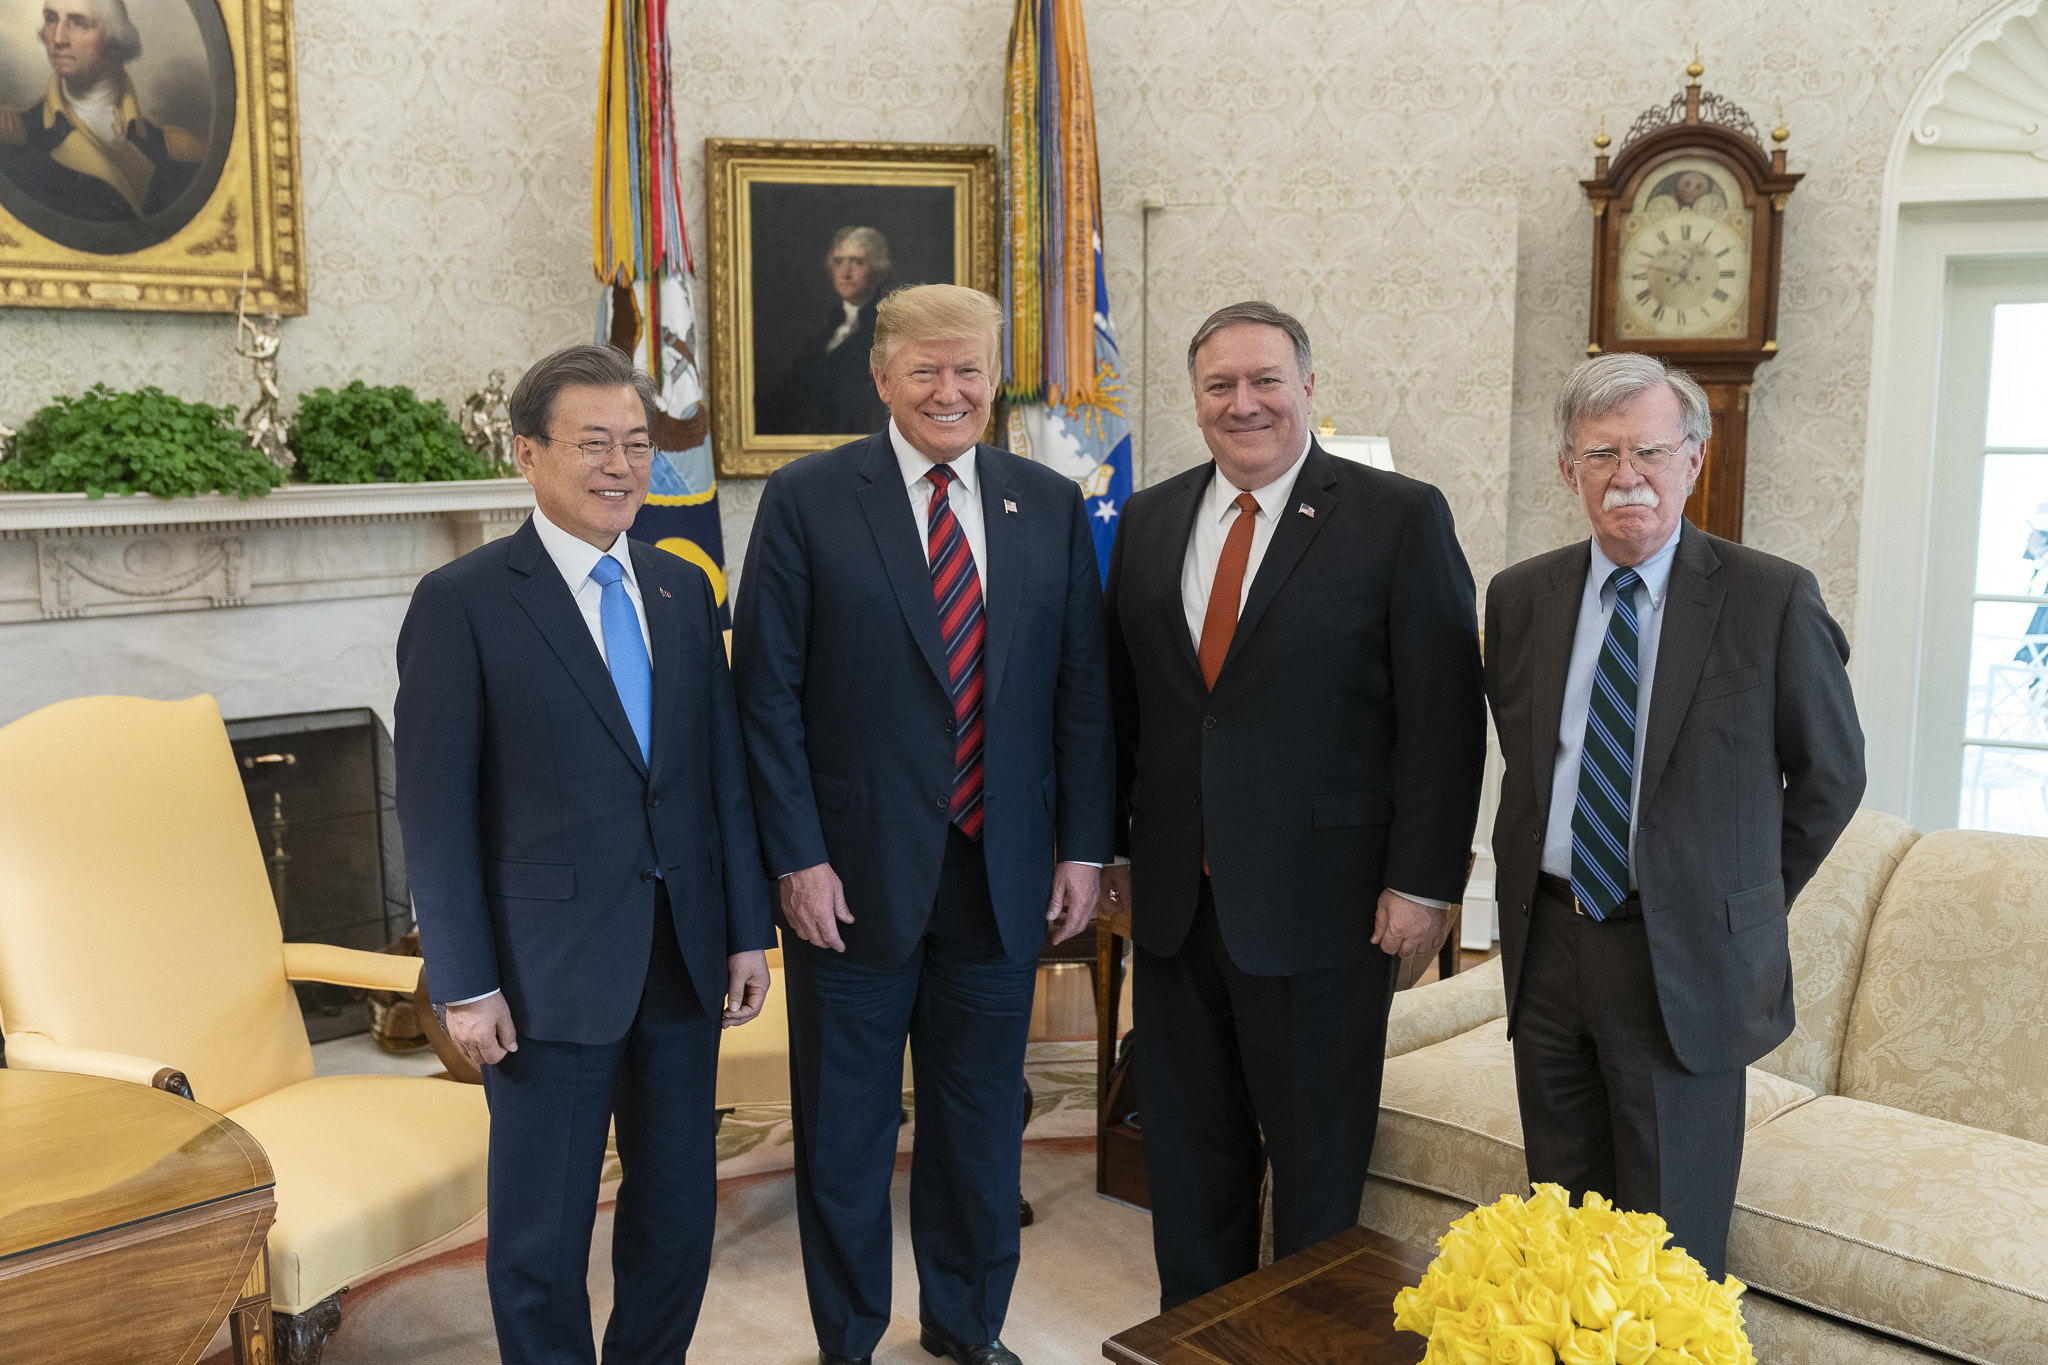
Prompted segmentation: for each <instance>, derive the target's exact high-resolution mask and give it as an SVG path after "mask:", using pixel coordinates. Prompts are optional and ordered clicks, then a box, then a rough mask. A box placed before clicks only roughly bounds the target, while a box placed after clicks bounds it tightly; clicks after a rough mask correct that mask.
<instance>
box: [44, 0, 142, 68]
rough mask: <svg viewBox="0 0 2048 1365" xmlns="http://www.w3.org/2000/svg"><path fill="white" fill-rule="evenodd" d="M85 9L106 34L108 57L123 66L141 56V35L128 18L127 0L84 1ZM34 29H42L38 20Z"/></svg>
mask: <svg viewBox="0 0 2048 1365" xmlns="http://www.w3.org/2000/svg"><path fill="white" fill-rule="evenodd" d="M85 8H86V9H88V10H90V11H92V17H93V18H94V19H96V20H98V21H99V25H100V27H101V28H103V29H105V30H106V32H107V38H106V50H107V55H108V56H109V57H111V58H113V59H114V60H115V61H116V62H119V63H122V64H124V65H125V64H126V63H128V62H132V61H134V60H135V59H136V58H137V57H140V56H141V55H142V35H141V34H140V33H137V32H136V31H135V25H134V23H133V22H132V21H131V20H130V19H129V18H128V4H127V0H85ZM36 28H37V29H41V28H42V22H41V21H40V20H38V21H37V23H36Z"/></svg>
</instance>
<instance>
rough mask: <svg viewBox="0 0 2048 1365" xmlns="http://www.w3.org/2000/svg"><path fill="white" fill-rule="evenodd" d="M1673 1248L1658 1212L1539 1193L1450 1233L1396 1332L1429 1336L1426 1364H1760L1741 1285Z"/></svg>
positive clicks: (1399, 1309)
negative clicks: (1745, 1326) (1710, 1274)
mask: <svg viewBox="0 0 2048 1365" xmlns="http://www.w3.org/2000/svg"><path fill="white" fill-rule="evenodd" d="M1670 1240H1671V1232H1670V1230H1669V1229H1668V1228H1666V1227H1665V1226H1664V1220H1663V1219H1662V1218H1660V1217H1658V1216H1657V1215H1656V1214H1654V1213H1624V1212H1622V1211H1621V1210H1619V1209H1616V1208H1615V1207H1614V1206H1613V1205H1612V1204H1610V1203H1608V1202H1607V1201H1606V1200H1605V1199H1603V1198H1601V1197H1600V1196H1599V1195H1597V1194H1591V1193H1589V1194H1587V1196H1586V1199H1585V1204H1584V1206H1583V1207H1581V1208H1576V1209H1575V1208H1573V1207H1572V1204H1571V1197H1570V1196H1569V1195H1567V1194H1566V1193H1565V1192H1564V1190H1563V1189H1562V1188H1560V1187H1559V1186H1556V1185H1538V1186H1537V1187H1536V1189H1535V1191H1534V1192H1533V1194H1532V1195H1531V1196H1530V1198H1528V1199H1527V1200H1523V1199H1519V1198H1517V1197H1516V1196H1514V1195H1506V1196H1504V1197H1503V1198H1502V1199H1501V1200H1500V1202H1498V1203H1495V1204H1489V1205H1487V1206H1486V1207H1484V1208H1478V1209H1474V1210H1472V1212H1470V1213H1468V1214H1466V1215H1465V1216H1464V1217H1463V1218H1460V1219H1459V1220H1458V1221H1457V1222H1455V1223H1453V1224H1451V1230H1450V1231H1449V1232H1447V1233H1445V1234H1444V1235H1443V1237H1442V1238H1441V1239H1440V1240H1439V1241H1438V1242H1437V1248H1438V1255H1437V1258H1436V1259H1435V1260H1434V1261H1432V1262H1430V1266H1429V1272H1428V1273H1427V1274H1425V1275H1424V1276H1423V1277H1422V1283H1421V1284H1419V1285H1417V1286H1415V1288H1413V1289H1404V1290H1402V1291H1401V1292H1400V1293H1399V1294H1397V1295H1395V1296H1394V1326H1395V1327H1396V1328H1397V1329H1399V1330H1400V1331H1404V1332H1419V1333H1421V1334H1422V1335H1423V1336H1426V1337H1428V1338H1429V1350H1428V1352H1427V1354H1425V1355H1424V1356H1423V1358H1422V1359H1423V1365H1560V1363H1561V1365H1689V1363H1697V1365H1755V1362H1756V1355H1755V1353H1754V1352H1753V1351H1751V1350H1750V1348H1749V1337H1748V1335H1747V1334H1746V1333H1745V1332H1744V1331H1743V1330H1742V1309H1741V1306H1740V1303H1739V1300H1740V1299H1741V1297H1742V1292H1743V1288H1744V1286H1743V1284H1742V1282H1741V1281H1739V1280H1737V1279H1735V1278H1734V1277H1733V1276H1730V1277H1729V1278H1728V1279H1726V1280H1724V1281H1723V1282H1721V1283H1720V1284H1716V1283H1714V1282H1713V1281H1712V1280H1710V1279H1708V1278H1707V1273H1706V1271H1705V1270H1703V1269H1702V1268H1701V1267H1700V1263H1699V1262H1698V1261H1695V1260H1694V1259H1693V1258H1692V1257H1690V1256H1688V1255H1687V1254H1686V1253H1685V1252H1683V1251H1680V1250H1677V1249H1676V1248H1672V1249H1668V1250H1667V1249H1666V1248H1665V1246H1664V1244H1665V1243H1666V1242H1668V1241H1670Z"/></svg>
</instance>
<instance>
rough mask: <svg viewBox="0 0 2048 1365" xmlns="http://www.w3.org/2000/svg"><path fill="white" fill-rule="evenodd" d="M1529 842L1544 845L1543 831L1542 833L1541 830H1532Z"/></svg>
mask: <svg viewBox="0 0 2048 1365" xmlns="http://www.w3.org/2000/svg"><path fill="white" fill-rule="evenodd" d="M1529 842H1530V843H1532V844H1540V843H1542V842H1543V831H1542V830H1540V829H1535V830H1530V831H1529Z"/></svg>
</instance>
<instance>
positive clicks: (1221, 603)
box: [1196, 476, 1259, 692]
mask: <svg viewBox="0 0 2048 1365" xmlns="http://www.w3.org/2000/svg"><path fill="white" fill-rule="evenodd" d="M1219 477H1220V476H1219ZM1236 502H1237V520H1236V521H1233V522H1231V523H1230V533H1229V534H1228V535H1226V536H1224V537H1223V554H1222V556H1221V557H1220V558H1218V559H1217V561H1216V582H1215V583H1214V584H1213V585H1211V587H1210V588H1209V610H1208V611H1207V612H1205V613H1204V614H1203V616H1202V645H1201V648H1200V649H1199V650H1197V651H1196V653H1197V655H1198V656H1199V657H1200V659H1201V662H1202V684H1203V686H1205V687H1207V688H1208V689H1209V690H1210V691H1212V692H1213V691H1215V690H1216V675H1217V674H1219V673H1221V672H1222V671H1223V657H1224V656H1225V655H1226V654H1228V653H1230V637H1231V636H1233V635H1235V634H1236V633H1237V601H1238V598H1239V597H1241V596H1242V595H1243V593H1244V571H1245V566H1246V565H1247V564H1249V563H1250V562H1251V557H1252V518H1254V517H1256V516H1257V515H1258V513H1259V500H1258V499H1257V498H1255V497H1253V496H1252V495H1251V494H1249V493H1239V494H1238V495H1237V498H1236Z"/></svg>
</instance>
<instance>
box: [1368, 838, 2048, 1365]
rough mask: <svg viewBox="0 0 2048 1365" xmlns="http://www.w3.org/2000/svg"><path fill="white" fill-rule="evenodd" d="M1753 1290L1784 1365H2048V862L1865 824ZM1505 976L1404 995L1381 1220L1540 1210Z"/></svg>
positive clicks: (1740, 1201)
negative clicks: (1518, 1197) (1528, 1162)
mask: <svg viewBox="0 0 2048 1365" xmlns="http://www.w3.org/2000/svg"><path fill="white" fill-rule="evenodd" d="M1791 934H1792V963H1793V972H1794V989H1795V991H1796V995H1797V1000H1798V1011H1799V1023H1798V1027H1797V1029H1796V1030H1795V1031H1794V1033H1793V1034H1792V1036H1791V1037H1790V1038H1788V1039H1787V1040H1786V1041H1785V1043H1784V1044H1783V1045H1782V1046H1780V1047H1779V1048H1778V1049H1777V1050H1776V1051H1775V1052H1773V1053H1771V1054H1770V1055H1769V1056H1768V1057H1765V1058H1763V1059H1762V1060H1761V1061H1760V1062H1759V1063H1758V1064H1757V1065H1755V1066H1753V1067H1751V1068H1750V1069H1749V1116H1748V1136H1747V1138H1746V1139H1745V1145H1744V1153H1743V1162H1742V1181H1741V1186H1740V1189H1739V1192H1738V1194H1737V1197H1736V1205H1735V1217H1734V1222H1733V1224H1732V1226H1731V1228H1730V1231H1729V1245H1728V1268H1729V1271H1730V1273H1731V1274H1734V1275H1735V1276H1737V1277H1738V1278H1740V1279H1742V1280H1743V1281H1745V1282H1746V1283H1748V1284H1749V1285H1750V1286H1751V1288H1752V1293H1751V1294H1750V1296H1749V1297H1748V1298H1747V1299H1746V1300H1745V1304H1746V1305H1747V1311H1748V1315H1749V1320H1750V1332H1751V1339H1752V1341H1753V1343H1754V1344H1755V1346H1756V1350H1757V1355H1758V1358H1759V1359H1760V1360H1762V1361H1765V1362H1767V1363H1768V1365H1781V1363H1782V1365H1851V1363H1852V1362H1854V1363H1855V1365H1865V1363H1866V1362H1878V1363H1879V1365H1886V1363H1888V1362H1906V1361H1939V1360H1947V1359H1961V1360H1969V1361H1985V1362H1997V1363H1998V1365H2048V839H2030V838H2023V837H2020V836H2016V835H2002V834H1982V833H1973V832H1968V831H1958V830H1950V831H1947V832H1944V833H1939V834H1930V835H1927V836H1925V837H1922V836H1921V835H1920V833H1919V832H1918V831H1916V830H1914V829H1913V828H1912V827H1911V826H1909V825H1907V824H1905V823H1904V822H1902V821H1899V820H1896V819H1893V818H1892V817H1890V816H1888V815H1881V814H1878V813H1876V812H1874V811H1863V812H1860V813H1859V814H1858V815H1857V817H1856V819H1855V821H1854V822H1853V823H1852V824H1851V825H1850V826H1849V829H1848V831H1847V832H1846V833H1844V834H1843V836H1842V838H1841V840H1840V842H1839V843H1838V844H1837V845H1836V846H1835V850H1834V852H1833V853H1832V854H1830V855H1829V856H1828V859H1827V861H1826V863H1824V864H1823V865H1822V867H1821V870H1820V872H1819V873H1818V874H1817V875H1816V876H1815V877H1814V879H1813V883H1812V885H1810V886H1808V887H1807V888H1806V891H1805V893H1804V894H1803V895H1801V896H1800V898H1799V901H1798V903H1797V904H1796V905H1794V906H1793V908H1792V916H1791ZM1504 1014H1505V1001H1504V998H1503V996H1502V992H1501V974H1500V962H1499V960H1498V959H1495V960H1494V961H1492V962H1489V963H1487V964H1486V965H1485V966H1484V967H1481V968H1479V969H1476V970H1473V971H1469V972H1465V973H1463V974H1461V975H1459V976H1456V977H1453V978H1451V979H1450V980H1449V981H1445V982H1441V983H1437V984H1434V985H1430V986H1425V987H1422V988H1420V989H1417V990H1412V991H1407V992H1403V993H1402V994H1401V995H1399V996H1397V997H1396V999H1395V1004H1394V1011H1393V1019H1392V1022H1391V1027H1390V1030H1389V1033H1388V1040H1387V1070H1386V1082H1385V1088H1384V1090H1383V1091H1382V1095H1381V1108H1380V1123H1379V1135H1378V1138H1377V1141H1376V1143H1375V1145H1374V1148H1373V1159H1372V1167H1371V1171H1372V1174H1371V1177H1370V1179H1369V1180H1368V1182H1367V1186H1366V1191H1365V1199H1364V1203H1363V1205H1362V1207H1361V1208H1360V1210H1359V1221H1360V1222H1362V1223H1364V1224H1365V1225H1366V1226H1368V1227H1372V1228H1377V1229H1379V1230H1380V1231H1383V1232H1386V1233H1389V1234H1391V1235H1393V1236H1395V1237H1399V1238H1403V1239H1405V1240H1407V1241H1410V1242H1415V1243H1419V1244H1423V1245H1429V1244H1433V1243H1434V1241H1435V1239H1436V1238H1437V1237H1438V1236H1440V1235H1441V1234H1442V1233H1443V1231H1444V1229H1445V1228H1446V1227H1448V1226H1449V1224H1450V1222H1451V1220H1453V1219H1454V1218H1456V1217H1458V1216H1459V1215H1461V1214H1463V1213H1465V1212H1466V1211H1467V1210H1469V1209H1471V1208H1472V1207H1473V1206H1474V1205H1475V1204H1480V1203H1487V1202H1491V1201H1492V1200H1494V1199H1497V1198H1499V1197H1500V1196H1501V1195H1503V1194H1506V1193H1510V1192H1515V1193H1523V1192H1526V1191H1527V1189H1528V1175H1527V1169H1526V1166H1525V1164H1524V1162H1523V1157H1522V1130H1521V1122H1520V1119H1519V1117H1518V1116H1517V1113H1516V1108H1515V1077H1514V1067H1513V1062H1512V1057H1511V1054H1510V1045H1509V1043H1508V1041H1507V1024H1506V1019H1505V1018H1504Z"/></svg>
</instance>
